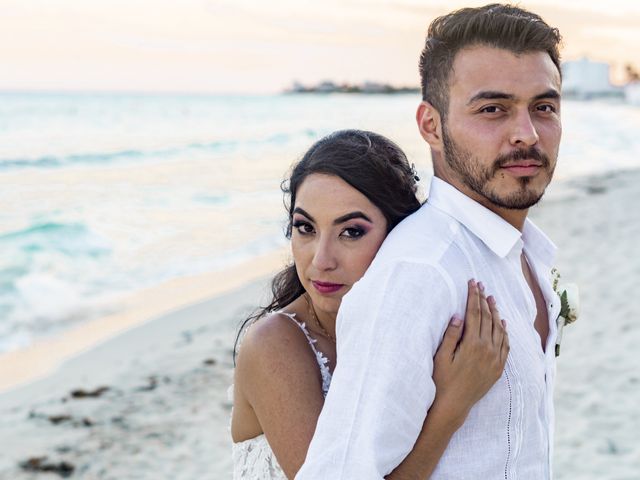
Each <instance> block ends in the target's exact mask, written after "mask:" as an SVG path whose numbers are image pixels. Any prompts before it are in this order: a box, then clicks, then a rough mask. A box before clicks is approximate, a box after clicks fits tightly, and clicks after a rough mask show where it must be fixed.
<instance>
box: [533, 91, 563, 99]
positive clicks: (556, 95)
mask: <svg viewBox="0 0 640 480" xmlns="http://www.w3.org/2000/svg"><path fill="white" fill-rule="evenodd" d="M543 98H552V99H555V100H559V99H560V92H558V91H557V90H556V89H555V88H550V89H549V90H547V91H546V92H544V93H541V94H539V95H536V96H535V97H533V100H534V101H535V100H542V99H543Z"/></svg>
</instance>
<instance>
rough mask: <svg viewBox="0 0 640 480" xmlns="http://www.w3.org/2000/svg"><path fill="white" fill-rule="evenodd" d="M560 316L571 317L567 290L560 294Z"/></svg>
mask: <svg viewBox="0 0 640 480" xmlns="http://www.w3.org/2000/svg"><path fill="white" fill-rule="evenodd" d="M560 316H561V317H564V318H565V319H568V318H569V300H568V299H567V291H566V290H564V291H563V292H562V294H561V295H560Z"/></svg>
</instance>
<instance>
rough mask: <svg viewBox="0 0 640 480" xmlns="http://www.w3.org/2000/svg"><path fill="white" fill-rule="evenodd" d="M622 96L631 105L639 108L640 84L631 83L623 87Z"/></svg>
mask: <svg viewBox="0 0 640 480" xmlns="http://www.w3.org/2000/svg"><path fill="white" fill-rule="evenodd" d="M624 96H625V98H626V100H627V102H629V103H630V104H631V105H639V106H640V82H631V83H628V84H627V85H625V87H624Z"/></svg>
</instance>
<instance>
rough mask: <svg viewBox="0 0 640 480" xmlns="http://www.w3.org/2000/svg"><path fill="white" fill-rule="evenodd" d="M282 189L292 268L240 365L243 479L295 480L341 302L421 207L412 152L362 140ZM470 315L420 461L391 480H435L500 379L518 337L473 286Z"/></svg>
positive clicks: (237, 462)
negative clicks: (486, 332) (483, 331)
mask: <svg viewBox="0 0 640 480" xmlns="http://www.w3.org/2000/svg"><path fill="white" fill-rule="evenodd" d="M283 190H284V191H285V194H288V195H289V196H290V202H289V205H288V209H289V226H288V229H287V235H288V237H289V238H290V239H291V248H292V253H293V260H294V262H293V264H292V265H290V266H288V267H287V268H285V269H284V270H283V271H282V272H280V273H279V274H278V275H277V276H276V277H275V278H274V280H273V285H272V290H273V300H272V301H271V303H270V304H269V305H268V306H267V307H265V308H263V309H262V310H260V311H259V312H258V313H257V314H255V315H254V316H252V317H250V318H249V319H248V320H247V322H245V325H247V323H250V324H251V326H250V328H247V329H246V332H245V333H244V337H243V340H242V348H241V349H240V351H239V353H238V357H237V365H236V371H235V384H234V410H233V415H232V437H233V440H234V442H235V443H234V452H233V454H234V478H236V479H240V478H246V479H249V478H251V479H282V478H293V477H294V476H295V475H296V473H297V471H298V470H299V468H300V467H301V465H302V463H303V462H304V459H305V456H306V452H307V449H308V446H309V444H310V442H311V438H312V437H313V432H314V429H315V425H316V422H317V419H318V416H319V414H320V411H321V410H322V405H323V402H324V397H325V396H326V394H327V391H328V388H329V383H330V381H331V373H332V371H333V369H334V367H335V365H336V360H337V359H336V337H335V332H336V328H335V327H336V316H337V312H338V307H339V306H340V302H341V300H342V297H343V296H344V295H345V294H346V293H347V292H348V291H349V289H350V288H351V286H352V285H353V284H354V283H355V282H356V281H358V279H360V278H361V277H362V275H363V274H364V272H365V270H366V269H367V267H368V266H369V264H370V263H371V261H372V260H373V258H374V256H375V254H376V252H377V251H378V249H379V248H380V246H381V244H382V242H383V240H384V238H385V237H386V235H387V234H388V233H389V232H390V231H391V229H393V228H394V227H395V226H396V225H397V224H398V223H399V222H400V221H401V220H402V219H403V218H405V217H406V216H407V215H409V214H411V213H412V212H414V211H416V210H417V209H418V208H419V207H420V203H419V201H418V200H417V198H416V195H415V194H416V178H415V174H414V172H413V171H412V169H411V167H410V166H409V164H408V162H407V159H406V157H405V155H404V153H403V152H402V151H401V150H400V149H399V147H397V146H396V145H395V144H394V143H393V142H391V141H389V140H387V139H386V138H384V137H382V136H380V135H377V134H374V133H370V132H362V131H357V130H345V131H340V132H336V133H334V134H332V135H329V136H328V137H325V138H323V139H322V140H320V141H318V142H317V143H316V144H315V145H313V146H312V147H311V149H310V150H309V151H308V152H307V153H306V154H305V156H304V157H303V158H302V160H301V161H300V162H299V163H298V164H297V165H296V166H295V167H294V169H293V172H292V175H291V178H290V179H289V185H288V188H286V187H283ZM425 248H428V246H425ZM425 295H428V292H425ZM465 316H466V322H467V323H466V324H467V328H466V329H465V330H466V332H465V335H464V336H462V319H460V318H456V317H454V318H453V319H452V320H451V322H450V325H449V327H448V328H447V330H446V332H445V335H444V339H443V342H442V345H441V347H440V349H439V350H438V353H437V355H436V357H435V362H434V374H433V378H434V381H435V383H436V387H437V393H436V397H435V400H434V402H433V404H432V406H431V408H430V411H429V415H428V416H427V419H426V421H425V423H424V425H423V427H422V431H421V433H420V436H419V438H418V440H417V442H416V444H415V446H414V448H413V451H412V452H411V453H410V454H409V455H408V456H407V457H406V458H405V459H404V461H403V462H402V463H401V464H400V465H399V466H398V467H397V468H396V469H395V470H394V471H393V472H391V473H390V474H389V475H388V476H387V478H394V479H397V478H408V477H412V476H419V477H420V478H427V477H428V476H429V475H430V474H431V472H432V471H433V469H434V468H435V466H436V465H437V462H438V460H439V459H440V456H441V455H442V453H443V452H444V450H445V448H446V446H447V444H448V442H449V439H450V438H451V436H452V435H453V433H454V432H455V430H456V429H457V428H458V427H459V426H460V425H461V424H462V423H463V422H464V419H465V417H466V415H467V413H468V411H469V409H470V408H471V407H472V406H473V405H474V404H475V402H477V401H478V400H479V399H480V398H481V397H482V396H483V395H484V394H485V393H486V391H487V390H488V389H489V388H490V387H491V386H492V385H493V383H494V382H495V381H496V380H497V379H498V378H499V377H500V376H501V374H502V370H503V368H504V363H505V361H506V356H507V353H508V349H509V346H508V338H507V335H506V332H505V328H504V327H505V325H504V323H503V322H502V321H501V320H500V317H499V313H498V311H497V308H496V303H495V301H494V299H493V298H491V297H489V298H485V296H484V293H483V287H482V284H481V283H478V284H476V283H475V282H474V281H470V282H469V296H468V303H467V310H466V314H465ZM390 321H392V320H390ZM484 322H491V323H490V324H491V325H492V328H491V331H492V332H493V335H492V336H491V338H489V339H488V340H487V338H484V339H481V338H480V335H479V332H480V328H479V327H480V326H481V325H482V324H483V323H484ZM484 325H485V326H486V325H487V324H486V323H484ZM471 327H472V328H471ZM461 337H462V340H460V339H461ZM485 337H486V336H485ZM412 478H413V477H412Z"/></svg>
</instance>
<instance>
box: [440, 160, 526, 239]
mask: <svg viewBox="0 0 640 480" xmlns="http://www.w3.org/2000/svg"><path fill="white" fill-rule="evenodd" d="M434 175H435V176H436V177H438V178H439V179H440V180H442V181H444V182H447V183H448V184H449V185H451V186H452V187H454V188H455V189H456V190H458V191H460V192H462V193H463V194H465V195H466V196H467V197H469V198H470V199H471V200H473V201H475V202H478V203H479V204H480V205H482V206H483V207H485V208H487V209H489V210H491V211H492V212H493V213H495V214H496V215H498V216H499V217H500V218H502V219H503V220H504V221H505V222H507V223H509V224H510V225H511V226H512V227H514V228H516V229H517V230H519V231H521V232H522V229H523V228H524V222H525V220H526V219H527V214H528V213H529V209H528V208H527V209H524V210H515V209H509V208H503V207H499V206H498V205H496V204H495V203H493V202H491V201H489V200H488V199H487V198H486V197H483V196H482V195H480V194H478V193H476V192H474V191H473V190H471V189H470V188H469V187H467V186H466V185H465V184H463V183H462V182H460V181H459V180H458V179H456V178H452V177H451V176H450V175H446V174H443V173H442V172H436V173H435V174H434Z"/></svg>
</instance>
